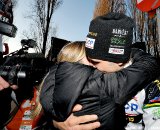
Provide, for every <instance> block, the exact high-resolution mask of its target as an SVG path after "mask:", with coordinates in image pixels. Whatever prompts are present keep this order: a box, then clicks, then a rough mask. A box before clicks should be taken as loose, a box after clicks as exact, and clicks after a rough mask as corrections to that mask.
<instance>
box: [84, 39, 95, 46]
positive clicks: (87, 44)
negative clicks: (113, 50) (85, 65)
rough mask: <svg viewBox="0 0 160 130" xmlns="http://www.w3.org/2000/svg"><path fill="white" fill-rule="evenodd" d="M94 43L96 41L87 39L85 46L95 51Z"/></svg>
mask: <svg viewBox="0 0 160 130" xmlns="http://www.w3.org/2000/svg"><path fill="white" fill-rule="evenodd" d="M94 43H95V39H93V38H88V37H87V38H86V44H85V46H86V47H87V48H90V49H94Z"/></svg>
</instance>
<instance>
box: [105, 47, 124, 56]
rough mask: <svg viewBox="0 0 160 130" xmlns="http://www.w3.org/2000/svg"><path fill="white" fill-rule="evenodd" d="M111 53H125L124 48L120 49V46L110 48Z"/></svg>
mask: <svg viewBox="0 0 160 130" xmlns="http://www.w3.org/2000/svg"><path fill="white" fill-rule="evenodd" d="M108 53H110V54H119V55H123V54H124V49H119V48H109V52H108Z"/></svg>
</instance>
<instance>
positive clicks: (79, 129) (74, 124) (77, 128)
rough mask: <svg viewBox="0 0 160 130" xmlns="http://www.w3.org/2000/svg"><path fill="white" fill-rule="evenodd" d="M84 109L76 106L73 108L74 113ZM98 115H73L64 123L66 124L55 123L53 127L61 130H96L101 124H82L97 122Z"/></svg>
mask: <svg viewBox="0 0 160 130" xmlns="http://www.w3.org/2000/svg"><path fill="white" fill-rule="evenodd" d="M81 109H82V106H81V105H76V106H75V107H74V108H73V112H74V111H79V110H81ZM97 119H98V117H97V115H84V116H79V117H77V116H74V115H73V113H72V114H71V115H70V116H69V117H68V118H67V119H66V120H65V121H64V122H57V121H53V125H54V126H55V127H56V128H58V129H60V130H94V129H96V128H98V127H100V122H98V121H96V122H92V123H88V124H81V123H86V122H89V121H95V120H97Z"/></svg>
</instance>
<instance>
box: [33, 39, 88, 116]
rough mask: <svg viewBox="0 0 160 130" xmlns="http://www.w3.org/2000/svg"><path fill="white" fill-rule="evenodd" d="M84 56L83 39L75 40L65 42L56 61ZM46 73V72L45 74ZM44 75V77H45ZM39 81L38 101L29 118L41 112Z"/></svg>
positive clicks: (71, 59)
mask: <svg viewBox="0 0 160 130" xmlns="http://www.w3.org/2000/svg"><path fill="white" fill-rule="evenodd" d="M84 56H85V44H84V42H83V41H75V42H71V43H68V44H66V45H65V46H64V47H63V48H62V49H61V51H60V52H59V54H58V56H57V62H65V61H67V62H80V63H81V60H82V59H83V58H84ZM47 75H48V74H47ZM47 75H46V76H45V78H46V77H47ZM45 78H44V79H43V81H42V82H41V84H40V86H39V95H38V101H37V105H36V107H35V109H34V110H33V111H32V114H31V118H32V119H33V118H36V117H37V116H38V115H39V114H40V113H41V112H43V109H42V105H41V103H40V101H39V96H40V93H41V89H42V87H43V83H44V80H45Z"/></svg>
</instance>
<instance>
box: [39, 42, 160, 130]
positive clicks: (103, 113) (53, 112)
mask: <svg viewBox="0 0 160 130" xmlns="http://www.w3.org/2000/svg"><path fill="white" fill-rule="evenodd" d="M145 56H146V54H145V55H143V52H138V51H136V52H135V55H133V56H132V59H133V65H130V66H129V67H128V68H125V69H123V70H121V71H119V72H116V73H111V74H104V73H102V72H100V71H98V70H97V69H95V68H94V67H92V66H88V65H91V64H90V63H89V62H88V61H87V58H86V56H85V51H84V44H83V42H80V43H79V42H74V43H70V44H68V45H66V46H65V47H64V48H63V49H62V50H61V52H60V54H59V55H58V58H57V60H58V62H59V63H58V64H56V65H55V66H54V67H53V68H52V69H51V70H50V72H49V74H48V75H47V76H46V78H45V80H44V83H43V87H42V90H41V95H40V102H41V104H42V107H43V109H44V112H45V115H46V116H47V118H48V119H50V120H56V121H64V120H66V119H67V118H68V116H69V115H70V114H71V112H72V109H73V106H74V105H75V104H81V105H82V106H83V110H81V111H79V112H75V115H77V116H79V115H86V114H96V115H98V117H99V121H100V122H101V127H100V128H99V129H101V130H115V129H120V130H122V129H124V126H125V123H126V122H125V114H124V105H125V104H126V102H127V101H128V100H129V99H131V98H132V96H134V95H135V93H136V92H138V91H139V90H140V89H142V88H143V85H144V83H145V82H149V81H151V80H152V79H150V76H148V77H147V78H146V79H142V80H141V81H133V82H132V83H130V87H129V88H128V86H127V85H125V84H126V81H127V79H128V78H133V77H134V76H135V74H134V75H128V74H132V73H130V71H133V70H134V72H136V76H137V77H141V76H142V74H143V73H146V72H148V70H145V69H144V67H141V66H143V65H144V64H145V65H147V66H149V65H148V61H150V60H152V61H153V62H155V61H154V59H153V58H151V57H149V58H148V59H147V58H146V59H144V60H141V57H145ZM66 61H67V62H66ZM71 62H72V63H71ZM84 64H86V65H84ZM149 67H151V66H149ZM152 67H153V66H152ZM154 67H155V68H156V67H157V66H154ZM115 75H116V76H117V75H118V76H119V77H117V80H120V81H121V82H120V84H119V83H118V81H112V78H113V76H115ZM145 76H146V75H145ZM137 77H136V78H137ZM153 78H155V75H154V76H153ZM111 82H114V83H113V84H115V86H112V88H111V86H110V87H108V86H109V85H110V83H111ZM127 84H128V82H127ZM122 91H124V93H123V95H119V94H118V92H120V93H122ZM117 102H118V103H117ZM108 104H109V105H108ZM108 116H109V117H110V120H107V118H106V117H108Z"/></svg>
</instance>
